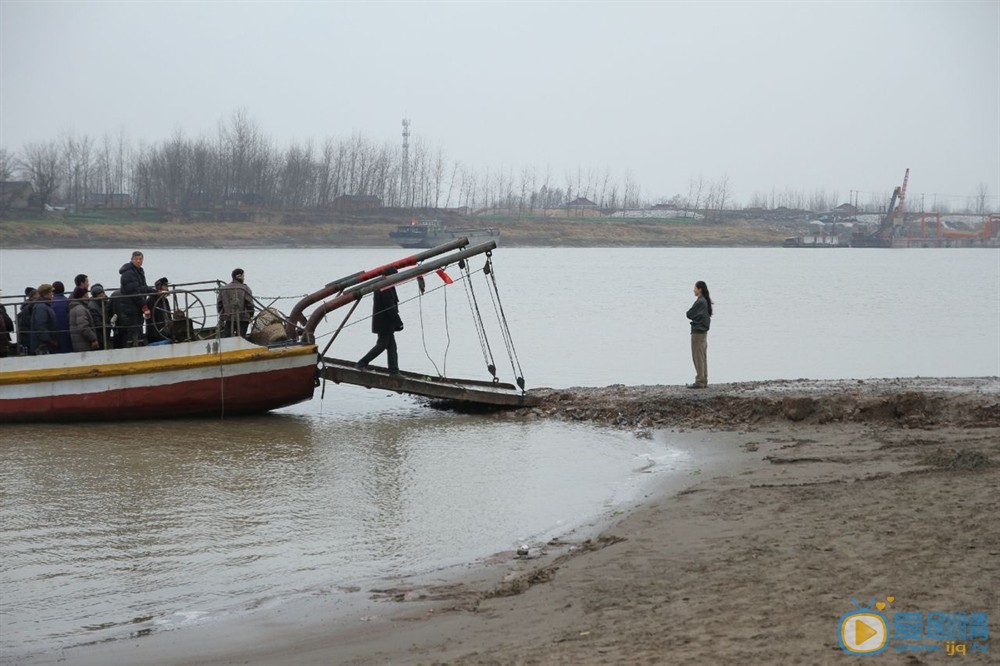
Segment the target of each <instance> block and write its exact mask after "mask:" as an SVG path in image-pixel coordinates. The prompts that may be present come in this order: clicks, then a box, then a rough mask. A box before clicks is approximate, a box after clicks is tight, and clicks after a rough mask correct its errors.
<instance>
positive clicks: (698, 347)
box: [687, 280, 712, 389]
mask: <svg viewBox="0 0 1000 666" xmlns="http://www.w3.org/2000/svg"><path fill="white" fill-rule="evenodd" d="M694 296H695V301H694V305H692V306H691V308H690V309H689V310H688V311H687V318H688V319H690V320H691V359H692V360H693V361H694V370H695V378H694V384H688V385H687V387H688V388H694V389H699V388H707V387H708V329H709V327H711V325H712V297H711V296H709V294H708V285H707V284H705V283H704V282H703V281H702V280H698V281H697V282H695V283H694Z"/></svg>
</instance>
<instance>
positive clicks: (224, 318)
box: [216, 268, 254, 338]
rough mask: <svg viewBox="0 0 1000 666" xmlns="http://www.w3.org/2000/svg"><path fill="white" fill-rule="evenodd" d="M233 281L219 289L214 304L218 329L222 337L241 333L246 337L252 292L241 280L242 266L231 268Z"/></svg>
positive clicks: (242, 277) (242, 274) (251, 307)
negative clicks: (216, 308) (217, 313)
mask: <svg viewBox="0 0 1000 666" xmlns="http://www.w3.org/2000/svg"><path fill="white" fill-rule="evenodd" d="M232 275H233V281H232V282H230V283H229V284H227V285H226V286H225V287H223V288H222V289H220V290H219V298H218V300H217V302H216V306H217V307H218V309H219V330H220V331H222V332H221V334H220V335H222V337H224V338H229V337H233V336H236V335H241V336H243V337H244V338H245V337H247V328H249V326H250V320H251V319H252V318H253V311H254V305H253V292H252V291H250V287H248V286H247V285H246V283H245V282H244V281H243V280H244V279H245V278H246V276H245V275H244V273H243V269H242V268H234V269H233V273H232Z"/></svg>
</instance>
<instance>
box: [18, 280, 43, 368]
mask: <svg viewBox="0 0 1000 666" xmlns="http://www.w3.org/2000/svg"><path fill="white" fill-rule="evenodd" d="M37 300H38V290H37V289H35V288H34V287H25V288H24V302H23V303H21V307H20V309H18V311H17V317H16V319H17V353H18V354H19V355H21V356H25V355H27V354H29V353H31V311H32V308H34V305H35V301H37Z"/></svg>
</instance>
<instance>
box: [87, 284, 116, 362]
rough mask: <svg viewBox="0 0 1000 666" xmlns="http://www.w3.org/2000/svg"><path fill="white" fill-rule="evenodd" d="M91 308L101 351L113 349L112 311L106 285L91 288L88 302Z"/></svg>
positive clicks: (96, 285)
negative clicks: (105, 290)
mask: <svg viewBox="0 0 1000 666" xmlns="http://www.w3.org/2000/svg"><path fill="white" fill-rule="evenodd" d="M87 307H88V308H90V316H91V318H92V319H93V320H94V331H95V332H96V333H97V341H98V342H99V343H100V349H110V348H111V311H110V308H109V307H108V295H107V294H106V293H105V292H104V285H102V284H100V283H97V284H95V285H94V286H93V287H91V288H90V300H88V301H87Z"/></svg>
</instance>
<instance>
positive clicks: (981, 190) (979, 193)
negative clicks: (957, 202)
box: [976, 183, 990, 215]
mask: <svg viewBox="0 0 1000 666" xmlns="http://www.w3.org/2000/svg"><path fill="white" fill-rule="evenodd" d="M989 198H990V188H989V186H988V185H987V184H986V183H979V187H978V188H977V189H976V214H977V215H985V214H986V213H988V212H989V206H988V205H987V201H988V200H989Z"/></svg>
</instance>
